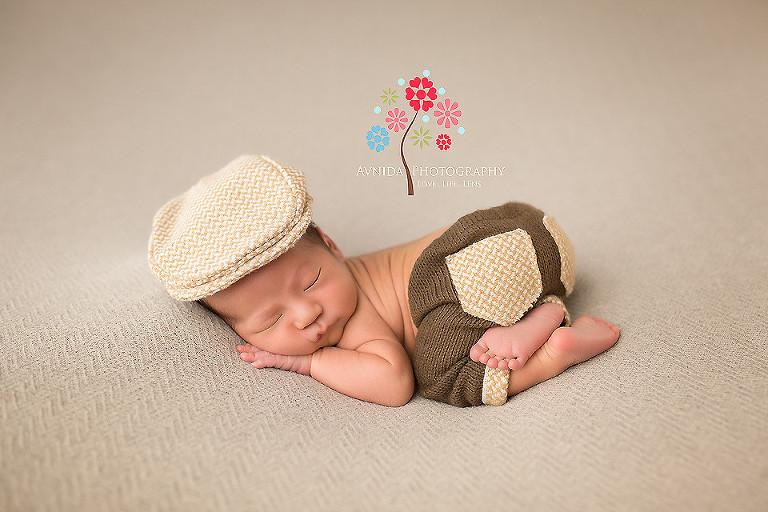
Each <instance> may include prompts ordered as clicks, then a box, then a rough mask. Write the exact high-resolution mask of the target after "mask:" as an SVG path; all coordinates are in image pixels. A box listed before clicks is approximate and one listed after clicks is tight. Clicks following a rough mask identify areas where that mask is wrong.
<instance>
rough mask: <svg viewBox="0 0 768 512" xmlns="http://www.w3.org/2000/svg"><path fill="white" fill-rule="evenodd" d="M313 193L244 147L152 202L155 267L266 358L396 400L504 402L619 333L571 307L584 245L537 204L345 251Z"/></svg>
mask: <svg viewBox="0 0 768 512" xmlns="http://www.w3.org/2000/svg"><path fill="white" fill-rule="evenodd" d="M310 203H311V197H310V196H309V194H307V192H306V187H305V181H304V176H303V175H302V173H301V172H300V171H298V170H296V169H293V168H291V167H287V166H285V165H283V164H280V163H278V162H276V161H274V160H272V159H270V158H268V157H264V156H258V157H257V156H243V157H240V158H238V159H236V160H234V161H233V162H231V163H230V164H228V165H227V166H226V167H224V168H223V169H221V170H220V171H219V172H217V173H215V174H213V175H211V176H208V177H206V178H203V179H202V180H200V181H199V182H198V183H197V184H196V185H195V186H194V187H192V188H191V189H190V190H188V191H187V192H186V193H184V194H183V195H181V196H179V197H177V198H175V199H173V200H172V201H170V202H169V203H167V204H166V205H165V206H163V208H161V209H160V210H159V211H158V212H157V214H156V215H155V218H154V222H153V229H152V235H151V238H150V242H149V261H150V267H151V268H152V271H153V272H154V273H155V275H156V276H157V277H158V278H159V279H160V280H162V281H163V282H164V283H165V285H166V287H167V288H168V291H169V293H170V294H171V296H173V297H174V298H176V299H179V300H185V301H191V300H196V301H198V302H199V303H200V304H201V305H203V306H204V307H206V308H207V309H209V310H211V311H212V312H214V313H215V314H217V315H218V316H220V317H221V318H222V319H223V320H224V321H225V322H226V323H227V324H228V325H229V326H230V327H231V328H232V329H233V330H234V331H235V332H236V333H237V334H238V335H239V336H240V337H241V338H242V339H243V340H244V341H245V342H246V344H245V345H239V346H238V351H239V352H240V357H241V359H243V360H244V361H247V362H249V363H251V364H252V365H253V366H254V367H256V368H265V367H273V368H279V369H282V370H289V371H293V372H297V373H300V374H303V375H310V376H312V377H313V378H314V379H316V380H318V381H320V382H322V383H323V384H325V385H326V386H328V387H330V388H333V389H335V390H336V391H339V392H341V393H344V394H345V395H348V396H351V397H354V398H358V399H361V400H366V401H369V402H374V403H379V404H383V405H388V406H400V405H403V404H405V403H407V402H408V401H409V400H410V399H411V397H412V395H413V392H414V389H415V388H417V389H418V391H419V392H420V393H421V394H422V395H423V396H425V397H428V398H432V399H435V400H439V401H442V402H446V403H449V404H452V405H456V406H461V407H463V406H469V405H481V404H493V405H501V404H503V403H505V402H506V400H507V397H508V396H511V395H514V394H516V393H519V392H521V391H523V390H525V389H528V388H530V387H531V386H533V385H535V384H537V383H539V382H542V381H544V380H546V379H549V378H551V377H554V376H556V375H558V374H560V373H561V372H563V371H564V370H565V369H566V368H568V367H570V366H572V365H574V364H576V363H579V362H582V361H585V360H587V359H589V358H591V357H593V356H594V355H596V354H599V353H601V352H603V351H605V350H607V349H608V348H610V347H611V346H613V344H614V343H616V341H617V339H618V337H619V329H618V328H617V327H615V326H613V325H611V324H610V323H608V322H606V321H604V320H601V319H599V318H596V317H591V316H588V315H584V316H582V317H580V318H578V319H576V320H575V321H574V322H573V323H572V324H571V323H570V318H569V315H568V312H567V310H566V309H565V306H564V304H563V302H562V298H563V297H565V296H566V295H567V294H569V293H570V292H571V290H572V288H573V283H574V279H573V278H574V263H573V249H572V247H571V245H570V241H569V240H568V238H567V236H566V235H565V233H564V232H563V231H562V229H561V228H560V227H559V225H558V224H557V223H556V222H555V221H554V219H553V218H552V217H550V216H547V215H545V214H544V213H543V212H541V211H540V210H537V209H535V208H533V207H532V206H529V205H527V204H523V203H506V204H504V205H501V206H497V207H495V208H489V209H487V210H478V211H476V212H474V213H471V214H469V215H465V216H464V217H462V218H460V219H459V220H458V221H457V222H456V223H454V224H453V225H451V226H449V227H447V228H443V229H440V230H438V231H435V232H433V233H430V234H429V235H427V236H424V237H423V238H420V239H418V240H414V241H412V242H409V243H405V244H402V245H398V246H395V247H392V248H388V249H384V250H380V251H377V252H374V253H370V254H365V255H362V256H357V257H353V258H345V257H344V255H343V254H342V252H341V250H340V249H339V248H338V246H337V245H336V244H335V243H334V242H333V240H332V239H331V238H330V237H329V236H328V235H327V234H326V233H325V232H323V230H321V229H320V228H319V227H317V226H316V225H315V224H314V223H312V222H311V207H310Z"/></svg>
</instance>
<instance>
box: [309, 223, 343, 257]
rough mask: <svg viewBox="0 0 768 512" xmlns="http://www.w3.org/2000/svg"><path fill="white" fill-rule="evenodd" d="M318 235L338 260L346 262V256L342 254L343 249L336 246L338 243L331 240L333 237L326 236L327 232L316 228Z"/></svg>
mask: <svg viewBox="0 0 768 512" xmlns="http://www.w3.org/2000/svg"><path fill="white" fill-rule="evenodd" d="M315 229H317V233H318V234H319V235H320V237H321V238H322V239H323V242H325V245H327V246H328V248H329V249H330V250H331V252H332V253H333V254H334V255H336V257H337V258H339V259H340V260H341V261H344V254H342V252H341V249H339V246H338V245H336V243H335V242H334V241H333V240H331V237H329V236H328V235H326V234H325V232H324V231H323V230H322V229H320V228H318V227H316V228H315Z"/></svg>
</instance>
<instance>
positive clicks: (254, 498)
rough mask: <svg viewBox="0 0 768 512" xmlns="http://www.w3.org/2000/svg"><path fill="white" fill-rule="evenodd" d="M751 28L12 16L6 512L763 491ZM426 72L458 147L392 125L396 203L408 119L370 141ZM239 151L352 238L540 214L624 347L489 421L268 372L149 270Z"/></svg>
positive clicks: (720, 19) (402, 504) (621, 500)
mask: <svg viewBox="0 0 768 512" xmlns="http://www.w3.org/2000/svg"><path fill="white" fill-rule="evenodd" d="M766 27H768V2H765V1H758V0H738V1H731V0H705V1H701V0H689V1H685V0H681V1H672V2H670V1H668V0H653V1H645V2H631V1H618V2H617V1H613V0H588V1H581V2H566V1H562V0H536V1H534V0H527V1H509V2H501V1H499V2H458V1H455V2H454V1H449V2H438V1H429V2H419V3H416V2H401V1H394V2H378V3H361V2H352V1H350V2H341V1H339V2H311V1H308V0H306V1H298V2H269V3H267V2H264V3H258V2H246V1H242V2H217V3H214V2H211V3H198V2H176V1H163V2H150V1H140V2H130V3H109V4H105V3H103V2H83V1H78V0H74V1H71V2H48V3H43V2H39V1H27V0H23V1H22V0H7V1H4V2H2V4H0V383H1V385H0V509H1V510H3V511H9V512H10V511H25V512H27V511H50V510H63V511H70V510H71V511H91V510H93V511H103V510H127V511H141V512H146V511H153V510H227V511H232V510H234V511H238V510H243V511H245V510H308V511H312V510H333V511H345V510H349V511H365V510H382V511H384V510H387V511H388V510H417V511H422V510H423V511H430V510H451V511H452V510H457V511H458V510H491V509H492V508H498V507H501V508H502V509H505V510H525V511H551V510H565V511H570V510H573V511H576V510H579V511H581V510H611V511H615V510H629V511H658V510H675V511H677V510H738V511H755V512H757V511H765V510H768V487H767V486H766V482H768V436H766V432H768V362H767V360H768V357H767V355H768V354H767V352H768V350H767V342H766V339H767V338H768V326H767V325H766V320H767V319H768V308H767V307H766V303H768V283H767V281H768V279H767V277H766V276H768V258H767V257H766V254H767V253H768V229H766V221H768V201H766V192H768V94H766V83H768V30H766ZM424 69H428V70H430V72H431V74H430V79H432V80H434V83H435V84H439V86H442V87H444V88H445V90H446V93H445V96H441V98H443V97H448V98H450V99H451V100H452V101H456V102H458V104H459V108H460V110H461V111H462V116H461V118H460V120H461V126H462V127H464V128H465V130H466V133H464V134H463V135H459V134H458V131H457V129H458V126H456V127H451V128H450V129H449V130H442V129H440V128H439V127H438V126H437V125H436V123H435V120H434V119H432V120H430V121H429V122H423V121H422V120H418V122H417V123H416V124H414V126H413V128H412V129H411V132H409V137H410V136H411V135H413V134H415V133H421V134H422V135H425V132H424V130H430V133H429V135H430V136H437V135H438V134H441V133H443V132H446V133H449V135H450V136H451V138H452V145H451V147H450V149H449V150H447V151H446V150H444V151H441V150H439V149H438V148H437V147H435V142H436V140H435V139H431V145H430V146H428V147H427V146H424V147H419V145H415V146H414V145H413V142H414V140H411V139H407V140H406V141H405V144H404V149H403V151H404V155H405V157H406V159H407V161H408V163H409V165H410V166H411V167H414V168H416V167H418V168H422V167H423V168H425V169H427V172H426V173H425V174H420V175H419V176H417V179H416V187H415V194H414V196H412V197H408V196H407V195H406V193H405V178H404V177H403V176H402V175H394V176H387V175H386V174H387V167H392V168H393V169H395V170H396V169H397V168H398V167H402V160H401V156H400V154H399V150H400V147H399V145H400V141H401V137H402V133H403V132H402V131H398V132H396V133H395V132H394V131H393V130H392V132H391V133H390V135H391V140H390V143H389V146H387V147H386V148H385V150H384V151H381V152H376V151H372V150H370V149H369V148H368V146H367V144H366V134H367V132H368V131H369V130H371V129H372V128H373V127H374V126H382V125H386V123H385V117H386V116H387V114H388V111H389V110H391V109H392V108H395V107H397V106H400V108H404V109H406V108H409V107H408V105H407V102H406V100H405V98H403V97H402V96H401V97H400V98H398V99H397V101H398V102H399V103H396V104H394V103H393V104H391V105H389V104H387V103H382V99H381V98H380V96H381V95H382V94H383V93H384V92H387V91H388V90H390V88H391V90H395V89H398V83H397V80H398V79H399V78H403V79H405V80H410V79H411V78H413V77H416V76H422V71H423V70H424ZM399 90H400V91H401V95H402V87H401V88H400V89H399ZM375 106H382V107H383V111H382V112H381V113H380V114H376V113H374V110H373V109H374V107H375ZM418 130H421V131H420V132H419V131H418ZM423 140H426V141H429V140H430V139H423ZM416 142H418V140H416ZM243 153H257V154H259V153H264V154H269V155H272V156H273V157H275V158H277V159H280V160H282V161H285V162H287V163H290V164H291V165H294V166H296V167H298V168H300V169H303V170H304V171H305V173H306V175H307V182H308V187H309V190H310V193H311V194H312V195H313V196H314V198H315V202H314V204H313V206H314V211H315V220H316V221H317V223H318V224H319V225H320V226H321V227H322V228H323V229H324V230H325V231H326V232H328V233H329V234H330V236H331V237H332V238H334V240H335V241H336V242H337V243H338V244H339V246H340V247H341V249H342V250H343V251H344V252H345V253H346V254H348V255H354V254H359V253H363V252H368V251H372V250H376V249H379V248H381V247H384V246H388V245H392V244H395V243H400V242H404V241H407V240H410V239H413V238H416V237H418V236H421V235H423V234H425V233H427V232H430V231H432V230H435V229H437V228H439V227H441V226H445V225H447V224H449V223H451V222H453V221H454V220H455V219H456V218H458V217H459V216H461V215H463V214H464V213H467V212H469V211H472V210H474V209H477V208H485V207H489V206H493V205H496V204H500V203H502V202H504V201H508V200H519V201H526V202H530V203H532V204H534V205H535V206H537V207H539V208H541V209H543V210H545V211H547V212H549V213H550V214H552V215H553V216H555V218H557V220H558V222H559V223H560V224H561V225H562V227H563V228H564V229H565V231H566V232H567V233H568V234H569V236H570V238H571V240H572V241H573V244H574V246H575V250H576V264H577V276H576V287H575V290H574V293H573V295H572V296H571V297H570V298H569V300H568V307H569V309H570V311H571V313H572V315H574V318H575V317H577V316H579V315H581V314H585V313H589V314H594V315H598V316H601V317H604V318H607V319H609V320H610V321H612V322H614V323H616V324H617V325H619V326H620V327H621V328H622V335H621V338H620V340H619V342H618V344H617V345H616V346H615V347H614V348H612V349H611V350H610V351H608V352H606V353H604V354H602V355H600V356H598V357H596V358H594V359H592V360H590V361H588V362H586V363H583V364H580V365H578V366H575V367H573V368H571V369H569V370H568V371H566V372H565V373H564V374H562V375H561V376H559V377H557V378H555V379H552V380H550V381H547V382H544V383H542V384H540V385H538V386H536V387H534V388H532V389H531V390H529V391H526V392H524V393H522V394H520V395H518V396H516V397H514V398H512V399H511V400H510V401H509V402H508V403H507V404H506V405H504V406H502V407H478V408H470V409H457V408H452V407H450V406H446V405H443V404H439V403H435V402H430V401H427V400H424V399H422V398H419V397H416V398H414V399H413V400H412V401H411V402H410V403H409V404H407V405H406V406H404V407H401V408H397V409H391V408H385V407H381V406H377V405H372V404H368V403H362V402H359V401H357V400H354V399H351V398H348V397H345V396H342V395H340V394H338V393H336V392H334V391H332V390H330V389H327V388H325V387H323V386H322V385H320V384H319V383H317V382H315V381H313V380H312V379H311V378H308V377H303V376H299V375H296V374H290V373H285V372H281V371H277V370H262V371H256V370H254V369H253V368H251V367H250V366H249V365H247V364H245V363H242V362H241V361H240V360H239V359H238V355H237V353H236V351H235V345H236V344H237V343H238V342H239V340H238V338H237V336H236V335H234V333H233V332H232V331H230V330H229V329H228V328H227V326H226V325H225V324H224V323H223V322H221V321H220V320H218V319H217V318H215V317H213V316H211V315H210V314H209V313H207V312H206V311H204V310H202V309H201V308H200V307H198V306H196V305H193V304H188V303H178V302H175V301H174V300H172V299H171V298H170V297H169V296H168V295H167V293H166V292H165V290H164V288H163V287H162V286H161V284H160V283H159V282H157V281H156V280H155V279H154V278H153V277H152V275H151V274H150V272H149V269H148V265H147V262H146V243H147V238H148V235H149V230H150V223H151V218H152V215H153V213H154V212H155V211H156V210H157V209H158V208H159V207H160V206H161V205H162V204H163V203H164V202H165V201H167V200H169V199H170V198H172V197H173V196H175V195H176V194H179V193H181V192H182V191H183V190H185V189H186V188H187V187H189V186H190V185H192V184H193V183H194V182H195V181H196V180H198V179H199V178H200V177H202V176H204V175H206V174H209V173H212V172H214V171H216V170H218V169H219V168H220V167H221V166H223V165H224V164H226V163H227V162H229V161H230V160H231V159H233V158H235V157H236V156H238V155H240V154H243ZM431 166H434V167H439V166H468V167H472V168H474V167H478V168H482V167H488V168H498V169H499V170H500V171H503V175H496V176H479V177H472V178H471V179H467V178H446V177H444V176H442V177H441V176H437V177H433V176H430V175H429V170H428V169H429V168H430V167H431ZM382 168H383V169H384V171H383V172H382V171H381V169H382ZM502 168H503V169H502ZM366 170H367V171H369V172H368V175H366ZM372 170H377V172H376V173H373V172H370V171H372ZM382 174H383V175H382ZM465 180H466V181H471V182H472V183H466V184H465V183H464V181H465ZM443 181H448V182H451V181H455V182H456V183H455V184H451V183H443ZM430 182H434V183H430ZM428 185H430V186H428ZM470 185H472V186H470Z"/></svg>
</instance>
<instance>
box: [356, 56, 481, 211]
mask: <svg viewBox="0 0 768 512" xmlns="http://www.w3.org/2000/svg"><path fill="white" fill-rule="evenodd" d="M421 74H422V76H421V77H419V76H415V77H414V78H412V79H411V80H408V82H407V84H406V81H405V79H403V78H399V79H398V80H397V85H398V86H400V87H404V92H405V100H406V101H407V102H408V106H409V107H410V109H411V112H412V114H413V118H412V119H411V121H410V123H408V115H409V114H408V112H407V110H408V108H407V107H406V110H402V109H400V108H399V107H395V108H394V109H392V110H388V111H387V112H386V116H385V119H384V122H383V123H380V124H379V125H377V126H373V127H371V129H370V130H368V132H367V133H366V137H365V140H366V144H367V145H368V148H370V149H371V151H376V152H377V153H378V152H381V151H384V150H385V149H386V148H387V147H389V140H390V139H389V131H387V128H388V129H389V130H391V131H393V132H395V133H399V132H402V134H403V135H402V138H401V139H400V159H401V160H402V162H403V167H405V176H406V179H407V180H408V195H409V196H412V195H413V177H412V176H411V170H410V168H409V167H408V162H407V161H406V159H405V148H404V146H405V139H406V137H408V133H409V132H410V131H411V128H412V127H413V125H414V123H415V122H416V120H417V119H420V120H421V121H422V122H423V123H428V122H430V121H431V119H433V118H434V120H435V121H437V125H438V126H441V127H443V128H444V129H445V130H449V129H452V128H454V127H456V126H457V125H458V124H459V118H460V117H461V110H459V104H458V102H456V101H454V100H451V99H448V98H446V99H444V100H443V99H441V100H439V101H438V99H437V98H438V96H439V95H443V94H445V88H444V87H439V88H438V87H437V86H435V83H434V82H433V81H432V80H431V79H430V78H429V76H430V71H429V70H428V69H425V70H424V71H422V73H421ZM381 92H382V93H383V94H381V95H380V96H379V97H380V98H381V100H382V101H381V103H385V104H386V105H388V106H391V105H392V104H397V103H398V99H402V96H401V95H402V94H403V92H402V90H398V89H392V88H390V87H387V88H386V89H381ZM398 93H400V94H398ZM433 108H434V110H433ZM430 111H431V112H430ZM373 112H374V114H377V115H378V114H381V113H382V108H381V106H379V105H377V106H376V107H374V109H373ZM430 114H431V117H430ZM406 123H408V126H407V127H406ZM384 126H386V128H385V127H384ZM456 131H457V132H458V134H459V135H463V134H464V133H465V132H466V130H465V129H464V127H463V126H458V128H457V130H456ZM408 138H409V139H410V140H411V141H413V146H412V147H416V146H418V147H419V149H424V148H429V147H434V146H437V148H438V149H439V150H440V151H448V150H449V149H450V148H451V147H452V145H453V139H451V136H450V135H449V134H447V133H441V134H440V135H438V136H437V138H435V137H434V136H433V135H430V130H429V129H425V128H422V127H419V128H416V129H415V130H414V132H413V134H412V135H411V136H410V137H408ZM430 141H434V142H435V144H434V145H432V144H430Z"/></svg>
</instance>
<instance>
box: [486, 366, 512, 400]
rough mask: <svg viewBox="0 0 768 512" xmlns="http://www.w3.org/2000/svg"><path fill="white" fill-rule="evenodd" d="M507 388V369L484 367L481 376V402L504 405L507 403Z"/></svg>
mask: <svg viewBox="0 0 768 512" xmlns="http://www.w3.org/2000/svg"><path fill="white" fill-rule="evenodd" d="M508 388H509V370H499V369H498V368H491V367H490V366H486V367H485V375H484V376H483V403H484V404H485V405H504V404H505V403H507V389H508Z"/></svg>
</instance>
